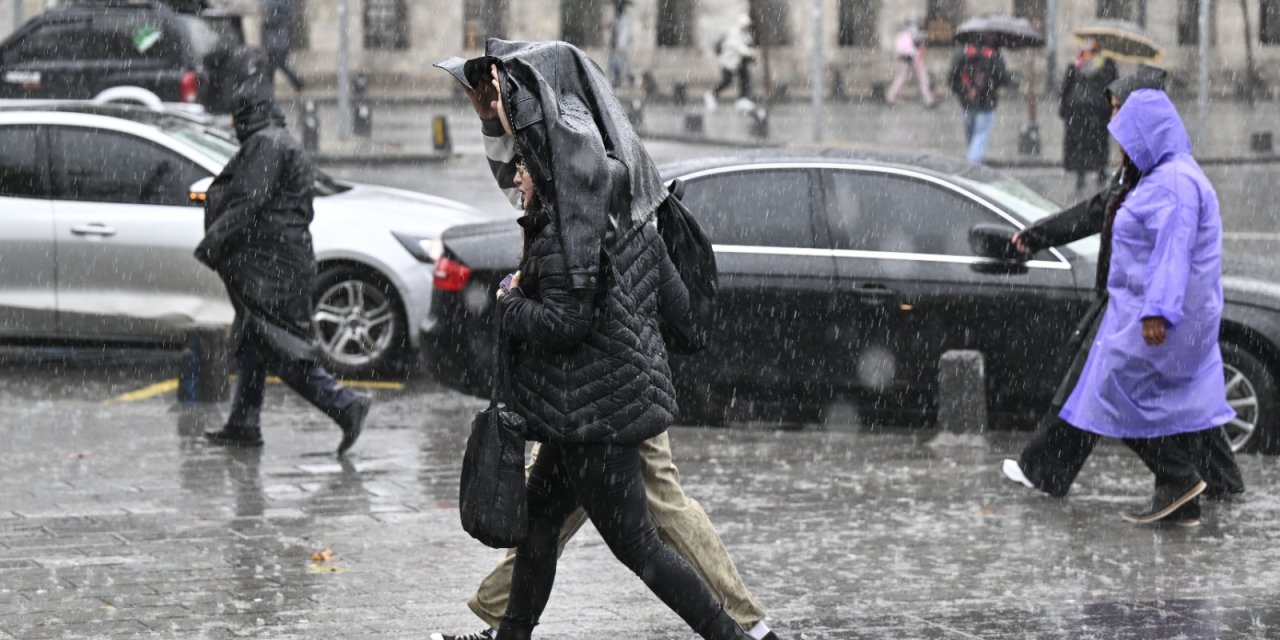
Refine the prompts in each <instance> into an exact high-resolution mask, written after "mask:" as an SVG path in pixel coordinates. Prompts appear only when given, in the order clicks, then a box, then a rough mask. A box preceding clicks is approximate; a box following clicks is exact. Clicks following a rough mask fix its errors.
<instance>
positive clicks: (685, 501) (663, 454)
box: [467, 433, 764, 629]
mask: <svg viewBox="0 0 1280 640" xmlns="http://www.w3.org/2000/svg"><path fill="white" fill-rule="evenodd" d="M639 447H640V458H641V459H642V460H643V461H644V490H645V497H646V498H648V500H649V516H650V517H651V518H653V524H654V526H655V527H657V529H658V536H659V537H660V538H662V541H663V542H664V543H666V545H667V546H668V547H670V548H671V550H672V551H675V552H676V553H678V554H680V556H681V557H683V558H684V559H685V560H688V561H689V564H691V565H693V567H694V568H695V569H697V570H698V573H699V574H700V575H701V576H702V579H703V580H704V581H706V583H707V587H709V588H710V589H711V592H712V593H714V594H715V596H716V598H718V599H719V600H720V602H722V603H723V604H724V610H725V612H726V613H728V614H729V615H730V616H731V617H732V618H733V619H734V620H736V621H737V622H738V624H740V625H742V626H743V628H745V629H750V628H751V627H753V626H755V624H756V623H757V622H759V621H761V620H763V619H764V610H763V609H761V608H760V605H759V604H757V603H756V601H755V600H754V599H753V598H752V597H751V592H749V591H747V587H746V585H744V584H742V576H740V575H738V568H737V567H735V566H734V565H733V559H732V558H730V557H729V550H728V549H725V548H724V543H723V542H720V536H719V535H718V534H717V533H716V530H715V528H714V527H712V526H711V520H709V519H708V518H707V512H706V511H704V510H703V509H702V505H700V504H698V501H697V500H694V499H693V498H690V497H689V496H687V495H685V493H684V489H683V488H682V487H681V486H680V472H679V471H678V470H677V469H676V465H675V463H674V462H672V460H671V441H670V440H668V439H667V434H666V433H662V434H661V435H658V436H655V437H653V438H650V439H648V440H645V441H644V442H642V443H640V445H639ZM537 456H538V445H536V444H535V445H534V447H533V453H532V455H530V456H529V467H532V466H533V461H534V460H535V459H537ZM586 521H587V515H586V513H585V512H584V511H583V510H582V509H581V508H579V509H578V510H577V511H574V512H573V514H572V515H570V516H569V519H568V520H566V521H565V523H564V528H563V529H561V531H560V546H559V549H558V550H557V553H563V552H564V546H565V544H566V543H568V542H569V539H570V538H572V537H573V534H575V533H577V532H578V529H579V528H581V527H582V525H583V523H585V522H586ZM515 564H516V554H515V550H514V549H513V550H510V551H508V552H507V555H506V557H504V558H503V559H502V561H501V562H499V563H498V566H496V567H494V568H493V571H491V572H489V575H487V576H485V578H484V580H483V581H481V582H480V588H479V589H477V590H476V594H475V595H474V596H472V597H471V599H470V600H469V601H467V606H468V607H471V611H472V612H474V613H475V614H476V615H477V616H479V617H480V619H481V620H484V622H485V623H486V624H488V625H489V627H490V628H493V629H497V628H498V626H499V624H500V623H501V621H502V615H503V614H504V613H506V611H507V597H508V595H509V594H510V591H511V573H512V571H513V570H514V569H515Z"/></svg>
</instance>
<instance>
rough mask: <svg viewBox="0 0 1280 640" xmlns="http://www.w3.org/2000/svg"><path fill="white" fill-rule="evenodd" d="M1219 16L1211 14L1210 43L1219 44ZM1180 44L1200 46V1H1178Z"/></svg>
mask: <svg viewBox="0 0 1280 640" xmlns="http://www.w3.org/2000/svg"><path fill="white" fill-rule="evenodd" d="M1217 30H1218V14H1217V12H1214V13H1210V14H1209V36H1210V39H1209V42H1211V43H1215V42H1217V34H1216V32H1217ZM1178 44H1182V45H1198V44H1200V0H1178Z"/></svg>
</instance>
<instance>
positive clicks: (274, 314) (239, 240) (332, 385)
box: [195, 49, 372, 455]
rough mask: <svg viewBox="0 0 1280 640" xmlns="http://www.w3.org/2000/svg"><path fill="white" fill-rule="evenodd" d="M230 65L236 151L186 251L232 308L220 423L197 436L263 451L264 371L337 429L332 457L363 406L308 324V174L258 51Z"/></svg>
mask: <svg viewBox="0 0 1280 640" xmlns="http://www.w3.org/2000/svg"><path fill="white" fill-rule="evenodd" d="M232 68H233V69H235V76H234V77H235V78H236V81H235V89H234V93H233V100H234V104H235V108H234V111H233V112H232V116H233V118H234V125H235V132H236V137H237V138H239V140H240V148H239V150H238V151H237V152H236V154H235V156H233V157H232V158H231V161H230V162H228V163H227V166H226V167H224V168H223V170H222V173H220V174H218V177H217V178H215V179H214V181H213V184H212V185H211V186H210V187H209V190H208V194H207V197H206V200H205V235H204V239H203V240H202V241H201V242H200V244H199V246H198V247H197V248H196V252H195V255H196V258H197V259H198V260H200V262H202V263H203V264H205V265H206V266H208V267H209V268H211V269H213V270H214V271H216V272H217V273H218V275H219V276H220V277H221V278H222V282H223V284H224V285H225V286H226V289H227V294H228V295H229V296H230V297H231V303H232V305H233V306H234V307H235V312H236V317H235V323H234V324H233V326H232V340H231V348H232V352H233V354H234V356H235V360H236V375H237V377H236V388H235V395H234V397H233V398H232V401H231V413H230V415H229V416H228V418H227V424H226V426H225V427H223V429H222V430H220V431H208V432H205V436H206V437H207V438H208V439H209V440H210V441H211V442H214V443H216V444H229V445H240V446H248V447H257V446H262V431H261V429H260V415H259V414H260V413H261V411H262V401H263V396H264V394H265V393H266V378H267V372H272V373H275V374H276V375H277V376H279V377H280V379H281V380H283V381H284V382H285V384H287V385H289V387H290V388H292V389H293V390H294V391H296V392H297V393H298V394H299V395H301V396H302V397H303V398H305V399H306V400H307V401H308V402H310V403H311V404H313V405H315V406H316V407H317V408H318V409H320V410H321V411H323V412H324V413H325V415H327V416H329V417H330V418H332V419H333V420H334V421H335V422H337V423H338V426H339V427H341V429H342V440H341V441H340V443H339V444H338V454H339V455H341V454H343V453H345V452H346V451H347V449H349V448H351V446H352V445H353V444H355V442H356V438H358V437H360V433H361V431H362V430H363V428H364V422H365V417H366V416H367V415H368V413H369V408H370V406H371V405H372V400H371V399H370V398H369V397H367V396H364V395H361V394H357V393H355V392H353V391H351V390H350V389H347V388H346V387H344V386H343V385H341V384H339V383H338V381H337V380H335V379H334V378H333V376H331V375H330V374H329V372H327V371H325V369H324V367H322V366H321V365H320V348H319V345H318V344H317V343H316V338H315V332H314V330H313V327H312V324H311V322H312V319H311V318H312V300H311V296H312V294H313V292H314V291H315V280H316V259H315V253H314V251H313V250H312V247H311V233H310V231H309V230H308V227H309V226H310V224H311V219H312V217H313V216H314V211H313V210H312V203H311V199H312V189H313V185H314V184H315V173H314V169H313V167H312V164H311V159H310V158H309V157H308V156H307V153H306V151H304V150H303V149H302V146H301V145H299V144H298V142H297V141H296V140H294V139H293V137H292V136H290V135H289V132H288V131H287V130H286V129H285V124H284V114H283V113H282V112H281V111H280V108H279V107H278V106H277V105H276V101H275V96H274V92H273V91H272V85H271V79H270V76H269V75H268V74H267V70H266V67H265V65H264V64H263V62H262V60H260V59H259V57H258V55H257V54H256V53H254V51H253V50H251V49H241V50H240V51H238V52H237V53H236V55H235V56H234V58H233V61H232Z"/></svg>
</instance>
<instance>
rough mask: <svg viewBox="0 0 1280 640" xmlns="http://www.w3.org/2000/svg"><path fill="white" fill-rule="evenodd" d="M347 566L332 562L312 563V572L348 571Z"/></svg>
mask: <svg viewBox="0 0 1280 640" xmlns="http://www.w3.org/2000/svg"><path fill="white" fill-rule="evenodd" d="M346 572H347V568H346V567H339V566H335V565H331V564H318V563H315V562H312V563H311V573H346Z"/></svg>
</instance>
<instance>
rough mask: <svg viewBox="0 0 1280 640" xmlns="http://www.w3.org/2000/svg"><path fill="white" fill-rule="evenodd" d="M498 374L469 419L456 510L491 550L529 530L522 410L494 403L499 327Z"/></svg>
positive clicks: (502, 348) (502, 374) (501, 362)
mask: <svg viewBox="0 0 1280 640" xmlns="http://www.w3.org/2000/svg"><path fill="white" fill-rule="evenodd" d="M497 343H498V344H497V347H496V351H497V359H498V362H497V373H496V374H495V375H494V379H493V391H492V393H491V394H490V400H489V407H488V408H487V409H484V410H483V411H478V412H476V415H475V417H474V418H472V419H471V435H470V437H468V438H467V450H466V453H465V454H463V456H462V477H461V478H460V479H459V482H458V512H459V514H460V515H461V516H462V528H463V529H465V530H466V532H467V533H468V534H470V535H471V537H473V538H475V539H476V540H479V541H480V542H482V543H484V544H485V545H487V546H490V547H493V548H495V549H509V548H511V547H515V546H518V545H519V544H520V543H521V542H522V541H524V537H525V534H526V532H528V529H529V510H528V505H527V503H526V500H525V472H524V440H525V437H524V433H525V422H524V418H522V417H521V416H520V414H518V413H516V412H514V411H511V410H510V409H507V408H505V407H502V406H500V405H499V403H498V399H499V394H500V391H501V390H502V388H503V387H504V386H506V382H507V368H508V362H507V361H508V359H509V357H510V356H509V354H508V352H507V348H506V337H505V336H504V335H503V334H502V332H501V330H499V332H498V339H497Z"/></svg>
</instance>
